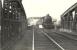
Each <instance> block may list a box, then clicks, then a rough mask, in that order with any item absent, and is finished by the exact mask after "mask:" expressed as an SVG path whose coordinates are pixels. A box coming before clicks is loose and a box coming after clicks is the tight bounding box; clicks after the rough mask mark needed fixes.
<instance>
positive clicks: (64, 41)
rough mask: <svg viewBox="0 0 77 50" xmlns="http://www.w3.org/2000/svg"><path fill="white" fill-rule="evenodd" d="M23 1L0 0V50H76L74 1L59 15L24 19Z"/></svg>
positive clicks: (76, 24)
mask: <svg viewBox="0 0 77 50" xmlns="http://www.w3.org/2000/svg"><path fill="white" fill-rule="evenodd" d="M22 1H23V0H4V1H3V4H2V1H1V0H0V27H1V28H0V50H77V3H75V4H74V5H72V6H71V7H70V8H68V9H67V10H66V11H65V12H64V13H63V14H61V16H60V19H61V20H60V22H59V24H57V20H56V19H53V17H52V16H51V15H50V14H46V15H44V16H42V17H40V16H39V17H30V18H27V13H26V12H25V9H24V6H23V4H22Z"/></svg>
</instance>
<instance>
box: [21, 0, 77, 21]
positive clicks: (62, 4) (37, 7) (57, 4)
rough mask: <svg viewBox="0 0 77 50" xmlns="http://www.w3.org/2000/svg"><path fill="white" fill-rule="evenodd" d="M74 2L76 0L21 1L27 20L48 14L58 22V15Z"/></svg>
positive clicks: (76, 0)
mask: <svg viewBox="0 0 77 50" xmlns="http://www.w3.org/2000/svg"><path fill="white" fill-rule="evenodd" d="M76 2H77V0H22V3H23V6H24V9H25V12H26V15H27V18H29V17H43V16H45V15H46V14H50V16H51V17H52V18H53V19H57V20H58V21H59V20H60V15H61V14H62V13H63V12H65V11H66V10H67V9H68V8H69V7H70V6H72V5H73V4H74V3H76Z"/></svg>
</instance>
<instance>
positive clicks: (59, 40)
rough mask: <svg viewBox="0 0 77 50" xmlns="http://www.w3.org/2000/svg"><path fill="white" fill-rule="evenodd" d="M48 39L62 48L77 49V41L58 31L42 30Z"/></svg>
mask: <svg viewBox="0 0 77 50" xmlns="http://www.w3.org/2000/svg"><path fill="white" fill-rule="evenodd" d="M41 32H42V33H43V34H44V35H45V36H46V37H47V38H48V39H50V40H51V41H53V43H54V44H56V45H57V46H58V47H59V48H60V49H61V50H77V43H76V42H77V41H74V40H72V39H69V38H67V37H66V36H62V35H61V34H57V33H55V32H54V33H46V32H44V31H41Z"/></svg>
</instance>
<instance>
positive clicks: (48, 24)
mask: <svg viewBox="0 0 77 50" xmlns="http://www.w3.org/2000/svg"><path fill="white" fill-rule="evenodd" d="M42 26H43V28H45V29H54V23H53V21H52V17H51V16H50V15H49V14H47V15H46V16H44V17H43V22H42Z"/></svg>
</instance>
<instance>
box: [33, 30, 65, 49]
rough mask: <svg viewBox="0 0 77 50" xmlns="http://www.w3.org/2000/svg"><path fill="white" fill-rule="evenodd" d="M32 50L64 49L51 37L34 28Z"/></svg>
mask: <svg viewBox="0 0 77 50" xmlns="http://www.w3.org/2000/svg"><path fill="white" fill-rule="evenodd" d="M33 32H34V49H33V50H65V49H64V48H63V47H62V46H60V45H59V44H58V43H57V42H56V41H55V40H54V39H53V38H51V37H50V36H49V35H47V34H46V33H44V32H41V31H40V30H38V29H34V31H33Z"/></svg>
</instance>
